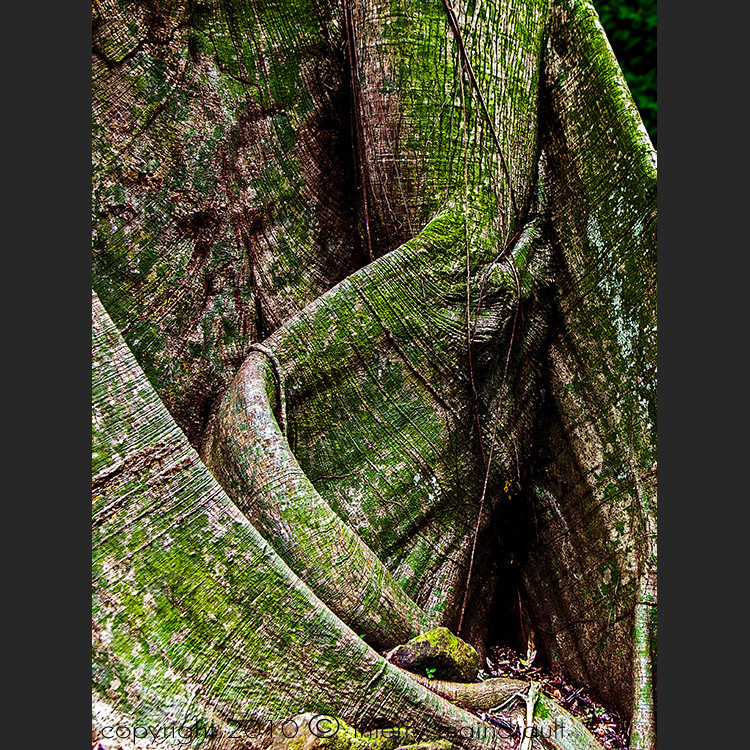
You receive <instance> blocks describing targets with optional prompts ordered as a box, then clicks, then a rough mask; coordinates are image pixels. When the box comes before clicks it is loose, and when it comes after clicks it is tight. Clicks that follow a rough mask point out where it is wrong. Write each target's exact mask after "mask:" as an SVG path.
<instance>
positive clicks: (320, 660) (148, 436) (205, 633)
mask: <svg viewBox="0 0 750 750" xmlns="http://www.w3.org/2000/svg"><path fill="white" fill-rule="evenodd" d="M93 333H94V350H93V359H94V368H93V392H94V452H95V453H96V452H97V451H98V450H102V451H107V450H110V446H112V444H113V443H112V439H113V438H115V437H117V438H119V439H120V440H121V441H122V442H120V443H119V444H120V445H122V446H123V448H122V453H121V454H120V455H119V456H114V455H112V456H108V457H107V458H106V460H105V468H103V469H102V470H101V471H100V472H99V473H98V474H97V476H96V477H95V480H94V506H93V514H94V515H93V532H94V553H93V594H94V605H93V614H94V618H95V625H94V631H93V636H94V657H93V658H94V691H93V698H94V715H93V721H94V731H95V732H96V731H99V732H101V731H102V730H103V729H105V728H106V727H108V726H109V727H111V726H113V725H116V724H121V725H122V726H135V725H143V726H147V725H151V726H156V727H157V728H167V729H169V728H171V730H172V731H173V732H174V731H175V729H176V728H179V727H183V728H185V727H193V731H194V732H198V731H199V729H200V728H203V731H204V732H205V733H206V736H207V737H208V738H209V740H210V742H209V746H215V747H221V748H225V749H228V748H233V747H237V748H239V747H244V746H246V744H247V739H248V736H249V735H248V734H247V732H248V731H249V730H248V727H251V726H257V725H264V722H271V725H276V724H278V722H280V721H283V720H284V719H285V718H288V717H290V716H294V715H296V714H298V713H300V712H304V711H306V710H311V711H315V712H318V713H321V712H325V713H328V714H330V715H334V716H341V717H342V718H344V719H345V720H346V721H348V722H349V723H351V724H352V725H353V726H357V727H361V726H367V725H368V724H369V723H372V722H373V721H375V720H378V721H380V722H381V724H382V722H384V721H385V722H390V723H391V725H396V724H399V725H401V726H404V725H406V726H409V727H410V728H412V730H413V732H414V733H416V736H419V737H421V738H427V739H429V738H431V737H435V738H436V737H443V738H445V739H449V740H450V741H451V742H452V743H454V744H455V745H456V746H457V747H464V748H467V749H468V748H477V749H478V748H479V747H481V746H482V745H481V743H480V742H479V741H478V740H477V739H475V738H477V737H480V736H483V733H484V732H485V731H486V727H483V725H482V724H481V722H480V721H479V720H478V719H477V718H476V717H474V716H472V715H471V714H469V713H467V712H465V711H463V710H461V709H460V708H457V707H456V706H454V705H452V704H451V703H449V702H448V701H446V700H444V699H443V698H441V697H439V696H438V695H436V694H435V693H433V692H431V691H429V690H427V689H426V688H424V687H422V686H421V685H418V684H417V683H415V682H414V681H413V680H411V679H409V678H408V677H407V676H406V675H404V674H403V673H402V672H400V670H398V669H397V668H396V667H394V666H393V665H391V664H388V662H386V661H385V660H384V659H383V658H382V657H381V656H380V655H379V654H377V653H376V652H375V651H373V650H372V649H371V648H370V647H369V646H367V644H366V643H365V642H364V641H363V640H362V639H361V638H360V637H359V636H358V635H357V634H355V633H353V632H352V631H351V629H349V628H348V627H347V626H346V625H344V623H342V622H341V620H339V619H338V618H337V617H336V616H335V615H334V614H333V613H332V612H331V611H330V610H329V609H328V608H327V607H326V606H325V605H324V604H323V603H322V602H321V601H320V600H319V599H318V598H317V597H316V596H315V595H314V594H313V593H312V592H311V591H310V589H309V588H308V587H307V586H306V585H305V584H304V583H303V582H302V581H301V580H300V579H299V578H298V577H297V576H296V575H294V573H293V572H292V571H291V570H290V569H289V568H288V566H287V565H286V564H285V563H284V562H283V561H282V560H281V559H280V558H279V557H278V555H277V554H276V553H275V552H274V550H273V549H272V548H271V547H270V546H269V545H268V544H267V543H266V542H265V541H264V540H263V539H262V537H261V536H260V535H259V534H258V532H257V531H256V530H255V529H254V528H253V526H252V525H251V524H250V523H249V522H248V520H247V519H246V518H245V516H244V515H243V514H242V513H240V512H239V510H238V509H237V508H236V506H235V505H234V504H233V503H232V502H231V501H230V500H229V498H227V496H226V495H225V494H224V492H223V491H222V490H221V488H220V487H219V485H218V484H217V483H216V481H215V480H214V479H213V477H212V476H211V475H210V474H209V473H208V471H207V470H206V468H205V466H204V465H203V463H202V462H201V461H200V459H199V458H198V456H197V454H196V453H195V451H194V450H193V449H192V448H191V447H190V446H189V444H188V443H187V440H186V438H185V436H184V434H183V433H182V432H181V431H180V430H179V428H178V427H177V426H176V425H175V423H174V421H173V420H172V418H171V417H170V416H169V415H168V413H167V412H166V409H165V408H164V406H163V404H162V403H161V402H160V401H159V399H158V397H157V396H156V394H155V393H154V391H153V388H152V387H151V386H150V384H149V383H148V380H147V379H146V377H145V375H144V374H143V371H142V370H141V368H140V367H139V366H138V365H137V363H136V362H135V360H134V358H133V356H132V354H131V353H130V352H129V350H128V349H127V346H126V345H125V344H124V342H123V341H122V338H121V337H120V335H119V333H118V331H117V329H116V328H115V327H114V326H113V325H112V322H111V321H110V320H109V318H108V316H107V315H106V313H105V312H104V310H103V309H102V307H101V305H100V304H99V302H98V299H97V298H96V297H94V300H93ZM115 442H117V440H115ZM209 727H213V730H209V729H208V728H209ZM211 731H212V732H213V734H211ZM196 736H197V735H196ZM233 738H234V739H233ZM261 739H262V738H261ZM497 740H498V742H499V744H498V745H497V746H498V747H500V748H511V747H512V742H511V741H510V739H509V737H506V736H503V735H502V733H501V734H500V735H499V736H498V738H497Z"/></svg>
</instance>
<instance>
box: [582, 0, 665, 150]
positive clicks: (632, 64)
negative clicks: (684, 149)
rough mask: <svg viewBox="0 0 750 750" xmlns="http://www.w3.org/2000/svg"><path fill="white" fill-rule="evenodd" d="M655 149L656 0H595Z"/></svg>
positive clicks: (594, 2) (595, 5) (600, 17)
mask: <svg viewBox="0 0 750 750" xmlns="http://www.w3.org/2000/svg"><path fill="white" fill-rule="evenodd" d="M592 2H593V4H594V7H595V8H596V10H597V13H599V19H600V20H601V22H602V26H603V27H604V31H605V32H606V33H607V37H608V38H609V41H610V44H611V45H612V49H613V50H614V53H615V55H616V56H617V60H618V62H619V63H620V67H621V68H622V72H623V73H624V74H625V80H626V81H627V82H628V86H630V91H631V93H632V94H633V99H635V103H636V105H637V106H638V109H639V110H640V113H641V117H642V118H643V124H644V125H645V126H646V130H648V134H649V135H650V136H651V142H652V143H653V144H654V148H656V0H592Z"/></svg>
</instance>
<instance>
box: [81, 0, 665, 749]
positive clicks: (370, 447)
mask: <svg viewBox="0 0 750 750" xmlns="http://www.w3.org/2000/svg"><path fill="white" fill-rule="evenodd" d="M93 106H94V113H93V114H94V131H93V132H94V144H93V160H94V165H93V166H94V186H93V187H94V193H93V210H94V214H93V215H94V256H93V281H94V290H95V305H94V307H95V321H94V323H95V326H94V328H95V335H94V401H95V409H94V450H93V454H94V455H93V467H92V474H93V491H94V506H93V510H94V540H95V568H94V592H95V606H94V642H95V649H94V650H95V658H94V663H95V690H94V693H95V711H94V713H95V724H96V726H99V727H100V728H101V727H103V726H107V722H110V723H112V724H116V723H117V722H118V721H119V720H122V721H126V722H129V723H131V724H132V722H133V721H135V720H136V719H137V720H138V721H141V720H143V721H146V720H148V721H151V722H157V723H159V725H160V726H161V725H167V724H169V725H172V724H174V722H177V723H179V722H181V721H182V722H189V721H193V722H195V721H204V722H209V723H210V722H211V721H215V722H217V726H220V727H222V728H223V729H222V731H224V730H225V729H226V730H229V729H231V730H237V728H238V727H243V726H249V725H248V724H247V722H256V723H257V722H262V721H266V722H272V721H273V720H275V719H283V718H286V717H288V716H292V715H296V714H300V713H302V712H305V711H313V712H320V713H331V714H333V715H336V716H340V717H342V719H343V720H345V721H347V722H349V723H350V724H352V726H354V727H356V728H357V729H360V728H362V727H367V726H368V725H373V726H375V725H377V722H382V721H393V722H396V723H399V725H402V724H408V725H409V727H410V728H414V727H422V728H423V730H424V732H425V733H426V734H425V737H427V738H428V739H438V738H443V739H447V740H449V741H450V742H453V743H455V744H456V745H458V746H461V747H475V746H477V747H478V746H479V744H482V742H483V741H481V740H479V739H478V737H480V734H478V733H475V732H474V730H472V731H464V732H463V735H462V734H461V727H464V726H471V727H475V728H477V727H478V725H480V724H481V722H479V721H478V720H477V719H476V717H473V716H471V715H470V714H468V713H467V712H466V711H463V710H461V709H458V708H456V706H454V705H452V704H451V703H450V700H454V699H453V698H451V697H450V696H447V697H448V698H449V700H446V699H445V697H438V696H437V695H436V693H435V692H433V691H432V690H430V689H427V688H426V687H425V686H424V685H419V684H417V682H416V681H415V679H412V678H408V677H406V676H405V675H404V674H403V673H401V672H400V671H399V670H398V669H397V668H396V667H394V666H392V665H389V664H387V663H386V662H385V661H384V660H383V659H382V658H381V657H380V656H379V655H378V654H377V653H376V652H375V651H373V650H372V648H371V647H375V648H377V649H378V650H381V651H383V650H385V649H391V648H393V647H394V646H396V645H398V644H400V643H405V642H406V641H407V640H409V639H410V638H413V637H414V636H417V635H419V634H420V633H423V632H424V631H426V630H429V629H431V628H434V627H436V626H445V627H447V628H449V629H450V630H451V631H452V632H454V633H456V634H457V635H459V636H460V637H461V638H462V639H464V640H465V641H467V642H468V643H470V644H471V645H472V646H473V647H474V648H476V650H477V652H478V653H479V656H480V658H481V657H482V656H483V655H484V651H485V648H486V646H487V643H488V640H490V639H492V638H496V637H498V636H499V635H502V636H503V637H508V638H516V639H519V640H520V639H521V638H523V639H524V640H525V639H526V637H527V636H528V634H529V632H530V631H532V630H533V632H534V634H535V639H536V647H537V649H538V652H539V657H538V658H540V659H545V660H546V662H547V663H548V664H549V665H550V666H552V667H554V668H557V669H560V670H562V671H564V672H565V673H566V674H567V675H568V676H569V677H570V678H572V679H575V680H577V681H578V682H580V683H581V684H583V685H586V686H587V687H588V688H589V689H591V690H593V691H594V692H595V693H596V694H597V695H598V696H599V697H600V699H602V700H604V701H605V702H608V703H610V704H613V705H614V706H616V707H617V708H619V709H620V710H621V711H622V712H623V713H625V714H626V715H627V716H629V717H630V718H631V726H632V737H631V744H632V747H633V748H635V749H638V748H644V749H645V748H653V747H654V746H655V691H654V681H655V674H656V650H655V649H656V643H655V628H656V543H655V538H656V537H655V525H656V491H655V484H656V454H655V448H656V394H655V362H656V357H655V341H656V338H655V337H656V333H655V332H656V308H655V277H656V257H655V223H656V219H655V185H656V168H655V152H654V150H653V148H652V146H651V144H650V142H649V140H648V137H647V135H646V133H645V130H644V128H643V126H642V124H641V122H640V118H639V115H638V112H637V110H636V108H635V105H634V104H633V102H632V99H631V97H630V94H629V92H628V90H627V87H626V85H625V83H624V80H623V78H622V75H621V73H620V71H619V68H618V66H617V63H616V61H615V59H614V57H613V55H612V52H611V49H610V47H609V44H608V42H607V40H606V37H605V36H604V33H603V31H602V29H601V26H600V25H599V22H598V19H597V16H596V13H595V11H594V10H593V8H592V6H591V5H590V3H589V2H587V0H510V1H509V2H496V1H495V0H493V1H492V2H482V3H473V2H465V3H464V2H457V3H455V4H453V3H448V2H443V0H383V1H381V0H341V2H338V1H334V0H293V2H284V3H281V2H252V1H251V0H207V1H205V2H199V1H197V0H173V2H167V1H162V0H149V1H148V2H146V1H145V0H144V1H137V0H101V1H100V2H96V3H94V5H93ZM97 300H101V306H100V304H99V302H98V301H97ZM102 306H103V307H102ZM104 309H106V311H107V312H106V313H105V312H104ZM261 342H262V343H261ZM198 456H200V459H199V458H198ZM516 645H521V646H522V647H524V648H525V643H523V644H516ZM456 700H457V701H458V699H456ZM458 702H460V701H458ZM545 706H546V708H545ZM545 711H546V712H547V713H546V714H545V716H552V715H553V714H554V715H556V714H555V711H557V709H556V708H555V707H554V704H553V703H552V701H550V700H549V699H547V698H544V697H543V698H542V699H540V703H539V712H538V714H537V718H539V721H542V719H543V717H542V716H541V714H542V713H544V712H545ZM282 714H283V716H282ZM243 722H245V723H244V724H243ZM467 722H468V724H467ZM480 729H481V731H486V727H485V725H482V726H481V727H479V728H477V732H479V731H480ZM263 736H264V737H265V736H266V735H263ZM582 736H583V735H582ZM269 737H270V735H269ZM245 739H246V740H247V739H248V738H247V737H246V738H245ZM417 739H424V737H420V738H417ZM540 739H541V738H540ZM206 741H207V742H208V743H209V745H211V744H212V743H213V745H214V746H216V747H235V746H236V747H238V748H239V747H241V746H243V745H242V742H241V740H240V741H238V742H237V743H235V744H232V743H233V742H234V740H230V738H229V737H228V735H227V733H226V732H224V734H222V735H221V737H220V738H217V737H216V736H214V737H209V738H207V739H206ZM269 741H270V740H269ZM543 741H546V740H543ZM264 742H265V740H264ZM498 742H499V746H501V747H505V746H510V743H511V740H510V739H509V737H504V736H503V737H501V738H500V739H499V740H498ZM571 742H573V740H571ZM581 742H583V743H584V744H581V745H579V746H581V747H584V746H587V745H586V744H585V742H588V740H585V742H584V740H581ZM222 743H223V744H222ZM253 743H255V740H253V742H250V743H249V744H251V746H253V747H255V746H256V745H257V744H258V743H255V744H253ZM246 744H247V743H246ZM259 744H263V742H260V741H259ZM572 746H575V745H571V747H572Z"/></svg>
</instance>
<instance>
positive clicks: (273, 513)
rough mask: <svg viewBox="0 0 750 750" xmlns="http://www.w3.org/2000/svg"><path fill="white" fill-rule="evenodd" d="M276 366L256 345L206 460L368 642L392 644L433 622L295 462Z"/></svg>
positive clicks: (223, 412)
mask: <svg viewBox="0 0 750 750" xmlns="http://www.w3.org/2000/svg"><path fill="white" fill-rule="evenodd" d="M276 377H277V373H276V371H275V370H274V369H273V366H272V363H271V360H270V358H269V357H268V355H266V354H263V353H262V352H251V354H250V356H249V357H248V358H247V359H246V360H245V362H244V364H243V365H242V367H241V368H240V370H239V372H238V373H237V376H236V377H235V379H234V381H233V382H232V385H231V386H230V388H229V390H228V391H227V393H226V395H225V397H224V399H223V402H222V406H221V409H220V411H219V414H218V417H217V421H216V426H215V428H214V433H213V436H212V438H211V443H210V446H209V448H208V455H207V456H206V461H207V463H208V466H209V468H210V469H211V471H212V472H213V474H214V476H215V477H216V478H217V479H218V480H219V482H220V484H221V485H222V487H223V488H224V490H225V491H226V492H227V494H228V495H229V496H230V497H231V498H232V499H233V500H234V502H235V503H236V504H237V505H238V506H239V507H240V509H241V510H242V511H243V512H244V513H245V515H246V516H247V517H248V518H249V519H250V521H251V522H252V524H253V525H254V526H255V528H256V529H258V530H259V531H260V532H261V534H262V535H263V536H264V537H265V538H266V540H267V541H268V542H270V543H271V544H272V545H273V547H274V548H275V549H276V551H277V552H278V554H279V555H280V556H281V557H282V558H283V559H284V561H285V562H286V563H287V565H289V567H290V568H291V569H292V570H293V571H294V572H295V573H296V574H297V575H298V576H299V577H300V578H301V579H302V580H304V581H305V582H306V583H307V584H308V585H309V586H310V587H311V588H312V589H313V591H315V593H316V594H317V595H318V596H319V597H320V598H321V599H322V600H323V601H325V602H326V603H327V604H328V606H329V607H330V608H331V610H332V611H333V612H334V613H335V614H336V615H337V616H338V617H340V618H341V619H342V620H343V621H344V622H346V623H347V625H349V626H350V627H351V628H352V629H353V630H354V631H356V632H357V633H359V634H361V635H363V636H364V637H365V639H366V640H367V642H368V643H370V644H371V645H373V646H376V647H378V648H389V647H391V646H393V645H394V644H395V643H399V642H403V641H404V640H407V639H409V638H411V637H412V636H415V635H417V634H418V633H420V632H422V631H424V630H428V629H429V628H430V627H431V625H432V623H431V622H430V620H429V619H428V618H427V616H426V615H425V614H424V613H423V612H422V610H421V609H420V608H419V607H418V606H417V605H416V604H415V603H414V602H413V601H412V600H411V599H410V598H409V597H408V596H407V595H406V593H405V592H404V591H403V589H402V588H401V586H399V584H398V583H397V582H396V581H395V580H394V579H393V577H392V575H391V574H390V573H389V572H388V570H387V569H386V567H385V565H383V563H382V562H381V561H380V560H379V559H378V558H377V557H376V556H375V555H374V554H373V552H372V551H371V550H370V549H369V547H367V545H366V544H365V543H364V542H363V541H362V540H361V539H360V538H359V537H358V536H357V535H356V534H355V533H354V532H353V531H352V530H351V529H350V528H349V527H348V526H347V525H346V524H344V523H342V521H341V520H340V519H339V517H338V516H337V515H336V514H335V513H334V512H333V510H331V507H330V506H329V505H328V504H327V503H326V502H325V500H323V498H322V497H321V496H320V495H319V494H318V492H317V490H316V489H315V487H313V485H312V483H311V482H310V480H309V479H308V478H307V476H306V475H305V473H304V472H303V471H302V469H301V468H300V466H299V464H298V463H297V460H296V458H295V457H294V455H293V454H292V452H291V450H290V448H289V445H288V443H287V441H286V438H285V436H284V434H283V433H282V431H281V429H280V427H279V421H278V420H277V418H276V416H275V415H274V411H273V408H272V404H271V399H272V398H273V395H274V394H275V393H276V392H277V388H278V381H277V380H276Z"/></svg>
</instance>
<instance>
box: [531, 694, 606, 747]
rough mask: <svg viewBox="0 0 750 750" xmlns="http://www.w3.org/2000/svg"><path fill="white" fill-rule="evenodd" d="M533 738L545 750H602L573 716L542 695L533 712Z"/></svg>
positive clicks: (591, 735) (594, 738)
mask: <svg viewBox="0 0 750 750" xmlns="http://www.w3.org/2000/svg"><path fill="white" fill-rule="evenodd" d="M534 736H535V737H536V738H537V740H538V741H539V743H540V744H541V746H542V747H544V748H546V749H547V750H604V748H603V746H602V745H601V744H600V743H599V742H598V741H597V739H596V737H594V735H593V734H591V732H589V730H588V729H586V727H585V726H584V725H583V724H582V723H581V722H580V721H579V720H578V719H577V718H576V717H575V716H573V714H571V713H568V712H567V711H566V710H565V709H564V708H563V707H562V706H561V705H559V704H558V703H555V701H553V700H552V698H550V697H549V696H547V695H545V694H544V693H540V694H539V698H538V700H537V702H536V708H535V710H534ZM534 745H536V743H534ZM534 745H532V746H534Z"/></svg>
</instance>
